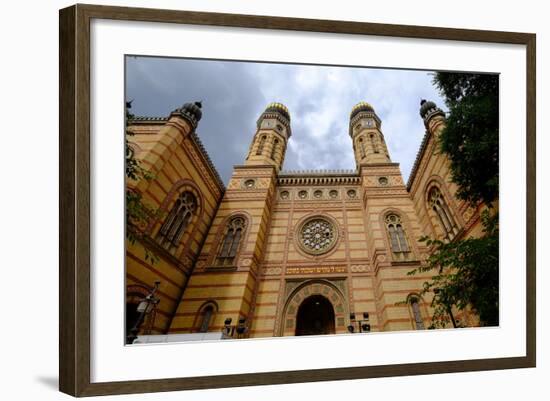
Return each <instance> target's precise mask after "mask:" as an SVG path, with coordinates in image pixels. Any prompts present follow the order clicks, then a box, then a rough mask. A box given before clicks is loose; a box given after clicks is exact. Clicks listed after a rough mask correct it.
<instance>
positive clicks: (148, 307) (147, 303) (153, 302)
mask: <svg viewBox="0 0 550 401" xmlns="http://www.w3.org/2000/svg"><path fill="white" fill-rule="evenodd" d="M159 285H160V281H158V280H157V281H155V287H154V288H153V289H152V290H151V291H150V292H149V294H147V296H146V297H145V298H143V299H142V300H141V302H140V303H139V304H138V306H137V309H136V310H137V312H138V313H139V317H138V319H137V320H136V323H135V324H134V327H132V328H131V329H130V334H128V336H127V337H126V344H133V343H134V341H135V339H136V338H137V334H138V332H139V327H140V326H141V324H142V323H143V321H144V320H145V316H146V315H148V314H149V313H151V312H152V311H153V310H154V309H155V308H156V307H157V304H158V303H159V302H160V299H159V298H157V297H156V296H155V293H156V292H157V290H158V288H159Z"/></svg>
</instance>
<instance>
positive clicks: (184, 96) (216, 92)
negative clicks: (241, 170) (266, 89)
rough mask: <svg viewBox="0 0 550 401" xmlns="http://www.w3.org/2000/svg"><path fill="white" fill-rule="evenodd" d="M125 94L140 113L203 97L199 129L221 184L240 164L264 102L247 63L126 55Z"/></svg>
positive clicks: (167, 110)
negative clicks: (130, 56)
mask: <svg viewBox="0 0 550 401" xmlns="http://www.w3.org/2000/svg"><path fill="white" fill-rule="evenodd" d="M126 96H127V98H128V99H134V102H133V103H132V113H134V114H136V115H143V116H167V115H168V114H169V113H170V112H171V111H172V110H174V109H176V108H178V107H180V106H181V105H182V104H184V103H186V102H192V101H197V100H202V102H203V108H202V111H203V118H202V119H201V121H200V123H199V127H198V129H197V133H198V135H199V136H200V138H201V140H202V142H203V144H204V146H205V148H206V149H207V151H208V154H209V155H210V157H211V158H212V160H213V162H214V164H215V165H216V168H217V169H218V172H219V173H220V175H221V176H222V179H223V180H224V181H225V182H227V180H228V178H229V177H230V175H231V171H232V169H233V165H235V164H242V162H243V160H244V156H245V155H246V151H247V149H248V145H249V142H250V139H251V137H252V135H253V134H254V129H255V122H256V119H257V117H258V114H259V113H260V112H261V110H262V109H263V107H265V103H266V101H265V99H264V98H263V96H262V94H261V92H260V91H259V89H258V87H257V86H256V85H255V82H254V79H253V77H252V76H251V74H250V72H249V70H248V69H247V67H246V65H245V64H241V63H231V62H210V61H198V60H182V59H167V58H137V59H136V58H129V59H128V60H127V95H126Z"/></svg>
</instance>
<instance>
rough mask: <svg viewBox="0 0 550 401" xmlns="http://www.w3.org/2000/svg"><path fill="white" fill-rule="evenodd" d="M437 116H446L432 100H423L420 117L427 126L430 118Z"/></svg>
mask: <svg viewBox="0 0 550 401" xmlns="http://www.w3.org/2000/svg"><path fill="white" fill-rule="evenodd" d="M435 115H441V116H445V113H443V111H442V110H441V109H440V108H439V107H437V105H436V104H435V103H434V102H432V101H431V100H425V99H422V100H421V101H420V117H422V119H423V120H424V123H426V124H427V123H428V121H429V120H430V118H432V117H433V116H435Z"/></svg>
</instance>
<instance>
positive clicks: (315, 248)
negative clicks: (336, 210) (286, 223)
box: [300, 218, 337, 253]
mask: <svg viewBox="0 0 550 401" xmlns="http://www.w3.org/2000/svg"><path fill="white" fill-rule="evenodd" d="M336 237H337V234H336V233H335V230H334V225H333V224H332V223H330V222H329V221H327V220H325V219H321V218H316V219H312V220H309V221H307V222H306V223H304V225H303V226H302V228H301V230H300V241H301V245H302V248H303V249H304V250H305V251H307V252H310V253H324V252H327V251H328V250H329V249H331V248H332V247H333V246H334V244H335V242H336Z"/></svg>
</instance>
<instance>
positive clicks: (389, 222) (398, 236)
mask: <svg viewBox="0 0 550 401" xmlns="http://www.w3.org/2000/svg"><path fill="white" fill-rule="evenodd" d="M386 228H387V230H388V235H389V237H390V244H391V250H392V252H409V244H408V243H407V238H406V236H405V230H404V229H403V223H402V222H401V217H400V216H398V215H397V214H393V213H392V214H388V215H387V216H386Z"/></svg>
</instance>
